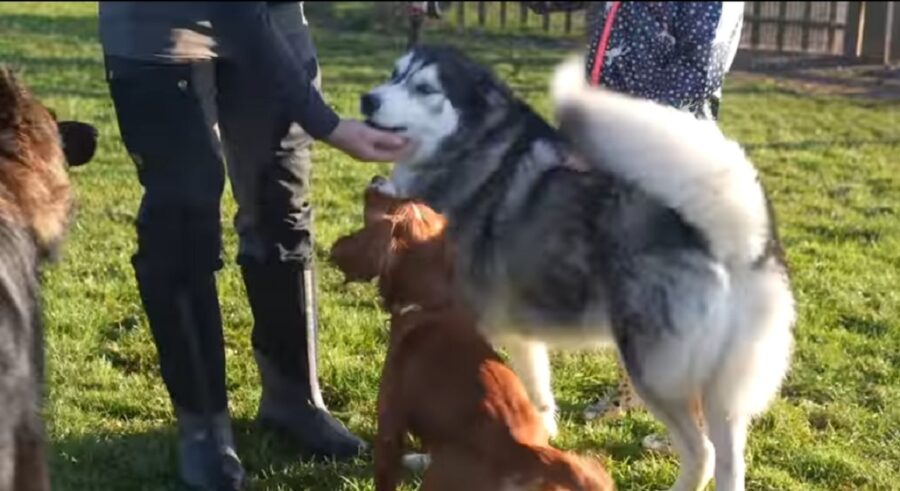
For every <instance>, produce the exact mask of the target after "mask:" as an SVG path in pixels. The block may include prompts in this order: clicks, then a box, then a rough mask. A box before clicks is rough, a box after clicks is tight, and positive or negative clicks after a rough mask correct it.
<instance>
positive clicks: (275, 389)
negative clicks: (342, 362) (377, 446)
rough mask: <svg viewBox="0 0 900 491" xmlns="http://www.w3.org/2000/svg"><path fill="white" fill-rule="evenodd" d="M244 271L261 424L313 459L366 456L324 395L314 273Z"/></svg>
mask: <svg viewBox="0 0 900 491" xmlns="http://www.w3.org/2000/svg"><path fill="white" fill-rule="evenodd" d="M241 271H242V274H243V277H244V283H245V285H246V287H247V294H248V297H249V298H250V305H251V309H252V311H253V317H254V327H253V347H254V355H255V357H256V362H257V366H258V367H259V373H260V377H261V379H262V397H261V400H260V405H259V413H258V415H257V421H258V422H259V424H260V425H261V426H263V427H266V428H269V429H272V430H275V431H278V432H279V433H281V434H284V435H286V436H288V437H290V439H291V440H293V441H294V443H295V444H296V445H298V446H299V447H300V448H301V449H302V450H303V453H304V454H306V455H308V456H310V457H313V458H326V459H334V460H350V459H353V458H355V457H358V456H360V455H362V454H363V453H365V452H366V451H367V449H368V448H367V446H366V444H365V442H363V441H362V440H360V439H359V438H357V437H356V436H355V435H353V434H352V433H350V432H349V431H348V430H347V429H346V428H345V427H344V425H342V424H341V423H340V422H339V421H337V420H336V419H334V417H332V416H331V414H329V412H328V409H327V408H326V407H325V403H324V401H323V400H322V394H321V392H320V390H319V379H318V373H317V369H316V343H317V337H318V335H317V327H318V326H317V316H316V301H315V284H314V282H313V276H312V271H311V270H309V269H305V268H303V267H301V266H300V265H297V264H290V263H281V264H279V263H273V264H266V265H259V264H252V265H251V264H246V265H243V266H242V268H241Z"/></svg>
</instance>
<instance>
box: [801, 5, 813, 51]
mask: <svg viewBox="0 0 900 491" xmlns="http://www.w3.org/2000/svg"><path fill="white" fill-rule="evenodd" d="M811 21H812V2H804V5H803V22H804V24H803V25H802V26H800V46H801V47H802V49H803V52H804V53H805V52H806V51H807V50H809V30H810V27H809V23H810V22H811Z"/></svg>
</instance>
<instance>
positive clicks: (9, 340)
mask: <svg viewBox="0 0 900 491" xmlns="http://www.w3.org/2000/svg"><path fill="white" fill-rule="evenodd" d="M60 125H63V123H60ZM60 125H58V124H57V123H56V119H55V117H54V116H53V115H52V114H51V113H50V111H48V110H47V108H45V107H44V106H43V105H41V103H40V102H38V101H37V99H35V98H34V96H33V95H32V94H31V93H30V92H29V91H28V90H27V89H26V88H25V87H24V86H23V85H22V84H21V83H20V82H19V81H18V80H17V79H16V77H15V76H14V75H13V74H12V72H10V71H9V70H7V69H4V68H0V491H12V490H15V491H44V490H48V489H50V479H49V477H48V471H47V462H46V458H45V451H44V428H43V422H42V420H41V418H40V408H41V395H42V387H41V385H42V381H43V350H44V347H43V326H42V321H41V307H40V284H39V267H40V265H41V263H42V262H43V261H44V260H45V259H48V258H50V257H52V256H53V253H54V251H55V250H56V249H57V246H58V245H59V244H60V243H61V241H62V239H63V236H64V235H65V231H66V229H67V226H68V220H69V215H70V209H71V194H70V189H69V179H68V175H67V172H66V166H67V158H71V159H73V162H74V165H80V164H83V163H85V162H87V160H90V158H91V157H92V156H93V152H94V148H95V143H96V142H95V139H96V130H94V129H93V127H91V126H90V125H85V124H83V123H76V122H71V123H70V124H66V125H64V126H60ZM64 146H65V147H66V149H68V150H66V149H64ZM69 152H71V153H69Z"/></svg>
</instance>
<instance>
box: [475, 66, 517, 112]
mask: <svg viewBox="0 0 900 491" xmlns="http://www.w3.org/2000/svg"><path fill="white" fill-rule="evenodd" d="M475 70H476V75H475V87H476V90H477V92H478V93H479V94H480V95H481V97H482V98H483V99H484V101H483V102H484V103H485V104H487V105H488V106H499V105H505V104H508V103H509V102H510V101H511V100H512V97H513V95H512V92H510V90H509V88H507V87H506V85H504V84H503V82H501V81H500V79H499V78H497V76H496V75H495V74H494V73H493V72H492V71H490V70H489V69H487V68H486V67H482V66H477V67H476V68H475Z"/></svg>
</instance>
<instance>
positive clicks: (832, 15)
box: [828, 2, 847, 54]
mask: <svg viewBox="0 0 900 491" xmlns="http://www.w3.org/2000/svg"><path fill="white" fill-rule="evenodd" d="M837 8H838V3H837V2H828V52H829V53H832V54H834V53H836V52H837V48H836V47H835V46H834V41H835V30H836V27H835V23H837ZM844 35H845V36H846V35H847V29H846V28H845V29H844Z"/></svg>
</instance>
